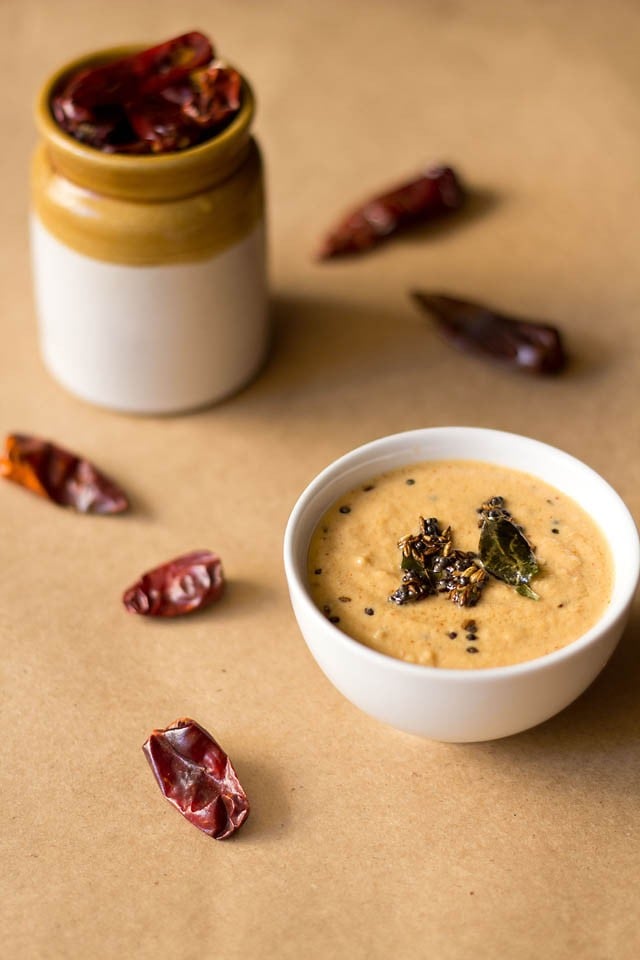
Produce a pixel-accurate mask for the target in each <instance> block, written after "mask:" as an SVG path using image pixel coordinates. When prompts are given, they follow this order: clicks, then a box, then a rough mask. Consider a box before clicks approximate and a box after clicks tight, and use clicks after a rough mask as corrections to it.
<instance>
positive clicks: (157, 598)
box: [122, 550, 224, 617]
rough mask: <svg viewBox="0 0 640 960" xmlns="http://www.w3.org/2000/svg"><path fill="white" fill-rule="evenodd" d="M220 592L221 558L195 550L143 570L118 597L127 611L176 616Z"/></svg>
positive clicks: (212, 599)
mask: <svg viewBox="0 0 640 960" xmlns="http://www.w3.org/2000/svg"><path fill="white" fill-rule="evenodd" d="M223 591H224V574H223V572H222V561H221V560H220V557H219V556H218V554H216V553H212V552H211V551H210V550H196V551H194V552H193V553H186V554H184V555H183V556H180V557H176V558H175V559H174V560H170V561H169V562H168V563H163V564H162V565H161V566H159V567H155V568H154V569H153V570H149V571H147V573H144V574H143V575H142V576H141V577H140V579H139V580H138V581H137V582H136V583H134V584H133V586H131V587H129V589H128V590H126V591H125V593H124V596H123V598H122V602H123V603H124V605H125V607H126V609H127V610H128V611H129V613H138V614H142V615H143V616H148V617H177V616H181V615H182V614H185V613H191V612H192V611H194V610H200V609H202V608H203V607H206V606H208V605H209V604H211V603H214V602H215V601H216V600H219V599H220V597H221V596H222V593H223Z"/></svg>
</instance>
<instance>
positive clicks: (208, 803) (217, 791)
mask: <svg viewBox="0 0 640 960" xmlns="http://www.w3.org/2000/svg"><path fill="white" fill-rule="evenodd" d="M142 749H143V751H144V754H145V756H146V758H147V760H148V761H149V765H150V767H151V769H152V770H153V774H154V776H155V778H156V780H157V782H158V786H159V787H160V790H161V791H162V793H163V794H164V796H165V797H166V799H167V800H168V801H169V802H170V803H171V804H172V805H173V806H174V807H175V808H176V809H177V810H179V812H180V813H181V814H182V816H183V817H184V818H185V819H186V820H188V821H189V823H192V824H193V825H194V826H195V827H198V829H199V830H202V831H203V833H206V834H207V835H208V836H210V837H213V838H214V839H215V840H224V839H225V838H226V837H229V836H231V834H232V833H234V832H235V831H236V830H238V829H239V828H240V827H241V826H242V824H243V823H244V822H245V820H246V819H247V817H248V816H249V800H248V798H247V795H246V793H245V791H244V789H243V788H242V786H241V784H240V781H239V780H238V775H237V774H236V771H235V770H234V768H233V764H232V763H231V760H230V759H229V757H228V756H227V754H226V753H225V752H224V750H223V749H222V747H221V746H220V744H219V743H217V741H216V740H214V738H213V737H212V736H211V734H210V733H208V732H207V731H206V730H205V729H204V728H203V727H201V726H200V724H198V723H196V722H195V720H191V719H190V718H188V717H185V718H183V719H180V720H176V721H175V722H174V723H172V724H171V725H170V726H168V727H165V728H164V729H160V730H154V731H153V732H152V733H151V734H150V736H149V737H148V739H147V740H146V741H145V743H144V744H143V747H142Z"/></svg>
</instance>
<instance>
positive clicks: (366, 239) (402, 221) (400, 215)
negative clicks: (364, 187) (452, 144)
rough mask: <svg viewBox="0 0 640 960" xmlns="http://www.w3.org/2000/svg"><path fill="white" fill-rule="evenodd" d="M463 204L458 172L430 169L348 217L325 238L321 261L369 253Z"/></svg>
mask: <svg viewBox="0 0 640 960" xmlns="http://www.w3.org/2000/svg"><path fill="white" fill-rule="evenodd" d="M463 202H464V190H463V188H462V185H461V183H460V181H459V179H458V176H457V175H456V173H455V171H454V170H453V169H452V168H451V167H445V166H434V167H430V168H428V169H427V170H425V171H424V172H423V173H421V174H420V175H419V176H418V177H416V178H414V179H413V180H409V181H407V182H406V183H402V184H399V185H398V186H396V187H394V188H392V189H391V190H388V191H387V192H385V193H381V194H379V195H378V196H375V197H372V198H371V199H370V200H368V201H367V202H366V203H364V204H362V206H360V207H358V208H357V209H355V210H353V211H352V212H351V213H350V214H348V215H347V216H346V217H345V218H344V219H343V220H341V221H340V222H339V223H338V224H337V226H336V227H334V229H333V230H332V231H331V232H330V233H329V235H328V236H327V237H326V239H325V241H324V243H323V244H322V246H321V248H320V250H319V252H318V258H319V259H320V260H326V259H328V258H330V257H337V256H341V255H342V254H347V253H361V252H362V251H364V250H369V249H371V247H374V246H376V245H377V244H379V243H382V242H383V241H384V240H386V239H387V238H388V237H390V236H392V235H393V234H396V233H399V232H400V231H402V230H404V229H406V228H408V227H411V226H414V225H415V224H419V223H427V222H429V221H430V220H435V219H438V218H439V217H442V216H444V215H445V214H447V213H451V212H453V211H455V210H459V209H460V207H461V206H462V204H463Z"/></svg>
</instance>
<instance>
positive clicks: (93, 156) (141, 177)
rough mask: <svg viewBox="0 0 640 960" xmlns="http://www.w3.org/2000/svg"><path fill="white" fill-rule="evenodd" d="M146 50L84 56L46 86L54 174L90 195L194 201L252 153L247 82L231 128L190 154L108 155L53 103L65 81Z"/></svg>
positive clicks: (44, 120)
mask: <svg viewBox="0 0 640 960" xmlns="http://www.w3.org/2000/svg"><path fill="white" fill-rule="evenodd" d="M143 49H145V47H144V46H142V45H137V46H126V47H111V48H109V49H106V50H100V51H96V52H94V53H91V54H86V55H85V56H82V57H78V58H77V59H75V60H72V61H69V62H68V63H66V64H64V65H63V66H62V67H60V68H59V69H58V70H57V71H56V72H55V73H54V74H53V75H52V76H50V77H49V79H48V80H47V81H46V82H45V83H44V85H43V86H42V88H41V90H40V93H39V94H38V97H37V100H36V108H35V116H36V125H37V127H38V130H39V132H40V134H41V136H42V137H43V138H44V141H45V144H46V147H47V151H48V153H49V156H50V160H51V163H52V165H53V167H54V169H55V170H57V172H58V173H60V174H62V176H65V177H67V178H68V179H69V180H72V181H73V182H74V183H77V184H78V185H80V186H83V187H86V188H88V189H90V190H95V191H96V192H98V193H104V194H108V195H110V196H114V197H120V198H122V199H127V200H137V201H140V202H147V201H153V200H171V199H177V198H179V197H185V196H190V195H193V194H195V193H198V192H199V191H201V190H204V189H207V188H209V187H212V186H214V185H215V184H216V183H220V182H221V181H223V180H225V179H226V178H227V177H229V176H230V175H231V174H232V173H233V172H234V170H236V169H237V167H238V166H239V165H240V164H241V163H242V162H243V160H244V159H245V157H246V155H247V151H248V149H249V142H250V127H251V122H252V120H253V115H254V113H255V99H254V95H253V91H252V89H251V87H250V85H249V84H248V83H247V81H246V79H245V78H244V77H242V98H241V106H240V110H239V112H238V113H237V114H236V116H235V117H234V118H233V120H232V121H231V123H230V124H229V126H227V127H225V129H224V130H222V131H221V133H219V134H217V135H216V136H214V137H212V138H211V139H210V140H206V141H205V142H204V143H201V144H198V145H197V146H195V147H188V148H187V149H186V150H176V151H172V152H171V153H159V154H151V155H149V154H145V155H142V156H130V155H128V154H118V153H104V152H103V151H101V150H98V149H96V148H95V147H90V146H87V145H85V144H83V143H80V142H79V141H78V140H76V139H75V138H74V137H72V136H71V135H70V134H68V133H66V132H65V131H64V130H63V129H62V128H61V127H60V126H59V124H58V123H57V121H56V119H55V117H54V116H53V113H52V111H51V100H52V97H53V95H54V93H55V92H56V91H57V90H58V89H59V88H60V87H61V86H62V84H63V83H64V81H65V80H67V79H68V78H69V77H70V76H71V75H72V74H74V73H77V72H78V71H79V70H84V69H86V68H88V67H96V66H100V65H102V64H103V63H107V62H109V61H110V60H117V59H119V58H121V57H125V56H128V55H130V54H132V53H137V52H138V51H140V50H143ZM229 66H231V65H229Z"/></svg>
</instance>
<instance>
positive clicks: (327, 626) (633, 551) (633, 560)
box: [283, 426, 640, 684]
mask: <svg viewBox="0 0 640 960" xmlns="http://www.w3.org/2000/svg"><path fill="white" fill-rule="evenodd" d="M470 434H473V435H474V436H475V437H476V438H478V439H480V438H483V437H484V438H485V439H487V440H488V439H494V440H498V441H499V442H501V443H505V444H506V443H508V442H510V441H511V442H514V443H517V444H530V445H531V449H532V450H536V452H537V453H539V454H540V456H541V457H542V456H547V457H553V458H554V459H556V460H558V459H564V460H565V462H566V463H567V464H571V466H572V467H573V469H578V470H581V471H583V472H584V475H585V477H590V478H591V479H592V480H593V481H595V482H597V483H598V484H600V485H601V487H602V489H603V491H605V492H606V494H607V496H608V497H609V498H610V501H611V502H612V503H615V504H616V506H617V509H618V511H619V512H620V515H621V517H623V518H624V520H625V522H626V524H627V525H628V532H629V537H628V543H626V544H625V566H624V569H625V571H627V577H626V580H627V583H626V587H625V584H624V582H623V584H622V587H621V589H619V591H618V592H619V594H620V595H619V596H618V597H617V599H615V597H614V596H612V598H611V600H610V602H609V603H608V604H607V606H606V608H605V610H604V611H603V613H602V615H601V616H600V617H599V619H598V620H597V621H596V622H595V623H594V624H593V626H591V627H590V628H589V629H588V630H586V631H585V632H584V633H583V634H581V636H579V637H577V638H576V639H575V640H572V641H570V642H569V643H567V644H566V645H565V646H564V647H561V648H560V649H559V650H554V651H552V652H551V653H547V654H543V655H542V656H540V657H535V658H533V659H532V660H523V661H520V662H518V663H513V664H507V665H504V666H496V667H482V668H477V669H465V668H455V667H437V666H430V665H427V664H420V663H411V662H409V661H406V660H400V659H398V658H396V657H392V656H390V655H389V654H386V653H381V652H380V651H378V650H374V649H373V648H371V647H368V646H366V644H364V643H361V642H360V641H358V640H355V639H354V638H353V637H350V636H349V635H348V634H346V633H344V632H343V631H342V630H340V629H339V628H338V627H336V626H335V625H334V624H332V623H330V622H329V621H328V620H327V619H326V617H324V616H323V614H322V613H321V611H320V610H319V609H318V608H317V607H316V605H315V604H314V602H313V600H312V599H311V596H310V594H309V591H308V588H307V583H306V569H305V570H304V571H303V570H301V569H300V564H299V563H298V560H297V557H296V554H297V552H298V550H297V548H298V541H299V536H300V533H299V530H300V525H301V523H302V522H303V521H304V520H305V519H306V514H307V511H308V510H309V507H310V504H312V503H313V501H314V499H315V498H316V497H317V495H318V493H319V492H320V491H322V489H323V488H324V487H325V486H326V485H327V483H329V482H330V481H333V482H335V481H336V480H338V479H339V477H340V476H341V475H342V474H344V473H346V472H347V471H348V468H349V467H352V466H356V464H354V461H357V460H360V459H361V458H363V457H365V456H366V455H367V454H369V453H370V454H374V453H375V452H380V451H381V450H382V449H384V448H385V447H386V446H390V445H393V444H398V445H403V444H406V446H407V448H410V447H411V446H413V445H415V443H416V441H419V442H421V443H423V442H424V441H425V440H428V439H436V438H437V437H443V436H444V435H448V436H449V437H451V438H454V437H456V436H457V437H460V438H462V437H463V436H467V437H468V436H469V435H470ZM449 458H450V459H458V460H465V459H467V460H469V461H470V462H471V461H474V460H475V461H476V462H481V461H480V458H479V457H477V456H470V457H465V456H462V455H461V456H459V457H455V458H454V457H452V456H450V457H449ZM423 459H428V457H424V458H423ZM433 459H434V460H435V459H437V458H435V457H434V458H433ZM441 459H443V458H441ZM410 462H411V461H410V460H409V461H407V463H410ZM414 462H419V461H417V460H416V461H414ZM482 462H485V463H493V462H497V461H495V460H494V459H492V457H491V456H489V457H487V458H486V459H485V460H484V461H482ZM503 465H506V466H509V465H508V464H503ZM389 469H394V468H393V467H389ZM511 469H515V470H520V471H521V472H522V473H530V474H531V475H532V476H535V477H537V478H538V479H540V480H543V481H545V482H547V483H550V481H549V480H548V479H546V478H545V476H544V470H543V469H540V470H538V469H535V468H531V469H523V468H520V467H511ZM550 485H552V486H553V485H554V484H553V483H551V484H550ZM343 492H346V490H345V491H343ZM337 495H339V494H337ZM565 495H567V496H571V495H570V494H566V493H565ZM332 502H333V499H332ZM325 509H326V508H325ZM583 509H584V508H583ZM321 516H322V513H321V512H320V513H319V514H318V515H317V516H316V517H315V520H314V524H313V527H314V528H315V525H316V524H317V522H318V521H319V519H320V517H321ZM594 522H596V523H597V520H595V518H594ZM598 529H600V531H601V533H602V535H603V536H604V538H605V540H606V542H607V545H608V547H609V550H610V552H611V555H612V560H613V566H614V588H615V587H616V586H617V585H619V581H620V575H621V568H620V566H619V565H618V564H617V563H616V561H615V554H614V549H613V544H612V542H611V540H610V538H609V537H608V535H607V532H606V531H605V530H604V529H603V528H602V527H601V525H600V524H598ZM308 546H309V544H308V543H307V545H306V549H305V554H304V555H305V557H306V555H307V550H308ZM283 555H284V568H285V574H286V579H287V583H288V586H289V591H290V593H291V595H292V599H293V595H294V593H295V595H296V600H297V601H298V602H299V603H301V604H302V607H303V609H304V612H305V614H307V615H308V616H310V617H311V618H312V620H313V622H314V623H315V624H316V626H317V627H318V628H319V629H320V630H321V631H322V632H323V633H324V635H325V636H326V638H327V642H329V643H333V644H334V645H338V646H340V647H342V648H344V649H346V650H348V651H349V652H350V653H351V654H354V655H356V656H360V657H362V658H363V660H364V661H365V662H367V661H368V662H370V663H371V664H372V665H377V666H378V667H382V668H387V669H389V670H393V671H395V672H399V673H404V674H407V675H410V676H413V677H418V676H424V677H428V678H429V679H430V680H433V679H434V678H436V677H441V678H442V679H443V680H444V679H448V680H450V681H451V680H456V681H458V682H460V683H463V684H478V683H483V682H487V681H490V680H496V679H506V678H515V677H518V676H521V675H523V674H529V673H532V672H540V671H545V670H549V669H552V668H553V667H554V666H555V665H556V664H560V663H563V662H564V661H566V660H570V659H572V658H573V657H575V656H578V655H579V654H580V653H581V652H582V651H583V650H585V648H588V647H591V646H592V645H594V644H595V643H596V642H597V640H598V639H599V638H600V637H602V636H604V635H605V634H606V633H607V632H608V631H609V629H610V628H611V627H613V626H614V625H615V623H616V622H617V621H618V620H619V619H620V618H621V617H622V616H624V614H625V612H626V610H627V609H628V607H629V605H630V603H631V601H632V599H633V597H634V594H635V591H636V588H637V585H638V579H639V578H640V539H639V537H638V530H637V528H636V524H635V521H634V519H633V516H632V515H631V512H630V511H629V509H628V507H627V506H626V504H625V503H624V501H623V500H622V498H621V497H620V495H619V494H618V493H617V491H616V490H615V489H614V488H613V487H612V486H611V485H610V484H609V483H608V481H606V480H605V479H604V477H602V476H601V475H600V474H599V473H597V471H595V470H594V469H593V468H592V467H590V466H588V465H587V464H586V463H584V462H583V461H582V460H579V459H578V458H577V457H574V456H573V455H572V454H570V453H567V452H566V451H564V450H562V449H560V448H559V447H554V446H552V445H551V444H548V443H544V442H543V441H540V440H536V439H535V438H533V437H528V436H525V435H524V434H517V433H512V432H509V431H504V430H495V429H491V428H486V427H467V426H443V427H423V428H418V429H414V430H407V431H402V432H399V433H394V434H387V435H385V436H381V437H378V438H376V439H374V440H371V441H368V442H367V443H364V444H361V445H359V446H357V447H354V448H352V449H351V450H349V451H348V452H347V453H345V454H342V455H341V456H340V457H338V458H337V459H335V460H333V461H332V462H331V463H329V464H328V465H327V466H326V467H324V468H323V469H322V470H321V471H320V473H318V474H317V475H316V476H315V477H314V478H313V479H312V480H311V481H310V483H309V484H307V486H306V487H305V488H304V490H303V491H302V493H301V494H300V496H299V497H298V499H297V501H296V503H295V504H294V507H293V509H292V511H291V513H290V515H289V519H288V522H287V525H286V529H285V534H284V543H283ZM301 629H302V628H301ZM302 632H303V636H304V631H302ZM305 641H306V637H305Z"/></svg>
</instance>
